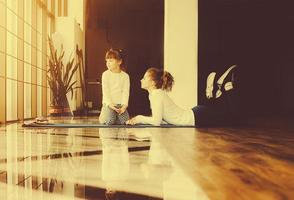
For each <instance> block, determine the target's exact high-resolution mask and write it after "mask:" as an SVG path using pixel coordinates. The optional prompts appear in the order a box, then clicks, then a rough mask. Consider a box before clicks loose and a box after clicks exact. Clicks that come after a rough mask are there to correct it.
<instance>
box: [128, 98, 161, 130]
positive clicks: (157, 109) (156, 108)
mask: <svg viewBox="0 0 294 200" xmlns="http://www.w3.org/2000/svg"><path fill="white" fill-rule="evenodd" d="M154 95H155V96H154V97H152V99H150V101H151V102H150V104H151V111H152V116H150V117H148V116H143V115H137V116H136V117H134V118H132V119H130V120H129V121H128V122H127V124H131V125H133V124H151V125H154V126H159V125H160V124H161V122H162V121H163V96H162V95H160V94H154Z"/></svg>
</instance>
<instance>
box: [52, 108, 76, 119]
mask: <svg viewBox="0 0 294 200" xmlns="http://www.w3.org/2000/svg"><path fill="white" fill-rule="evenodd" d="M49 114H50V116H53V117H56V116H72V113H71V111H70V108H69V107H64V106H50V108H49Z"/></svg>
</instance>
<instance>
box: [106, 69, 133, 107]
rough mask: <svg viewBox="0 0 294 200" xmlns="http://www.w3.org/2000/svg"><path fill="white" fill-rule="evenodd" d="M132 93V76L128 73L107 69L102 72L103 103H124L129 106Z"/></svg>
mask: <svg viewBox="0 0 294 200" xmlns="http://www.w3.org/2000/svg"><path fill="white" fill-rule="evenodd" d="M129 95H130V78H129V75H128V74H127V73H125V72H124V71H121V72H120V73H114V72H111V71H110V70H106V71H105V72H103V74H102V103H103V104H105V105H107V106H108V105H109V104H112V103H113V104H122V105H126V106H128V102H129Z"/></svg>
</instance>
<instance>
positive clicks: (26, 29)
mask: <svg viewBox="0 0 294 200" xmlns="http://www.w3.org/2000/svg"><path fill="white" fill-rule="evenodd" d="M31 35H32V28H31V26H30V25H28V24H26V23H24V40H25V42H27V43H29V44H31Z"/></svg>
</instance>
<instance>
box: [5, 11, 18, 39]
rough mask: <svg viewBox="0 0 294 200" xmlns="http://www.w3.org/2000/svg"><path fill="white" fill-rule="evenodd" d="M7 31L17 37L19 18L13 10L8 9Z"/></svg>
mask: <svg viewBox="0 0 294 200" xmlns="http://www.w3.org/2000/svg"><path fill="white" fill-rule="evenodd" d="M6 19H7V23H6V25H7V30H8V31H10V32H12V33H14V34H15V35H17V16H16V14H15V13H13V12H12V11H11V10H9V9H7V18H6Z"/></svg>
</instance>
